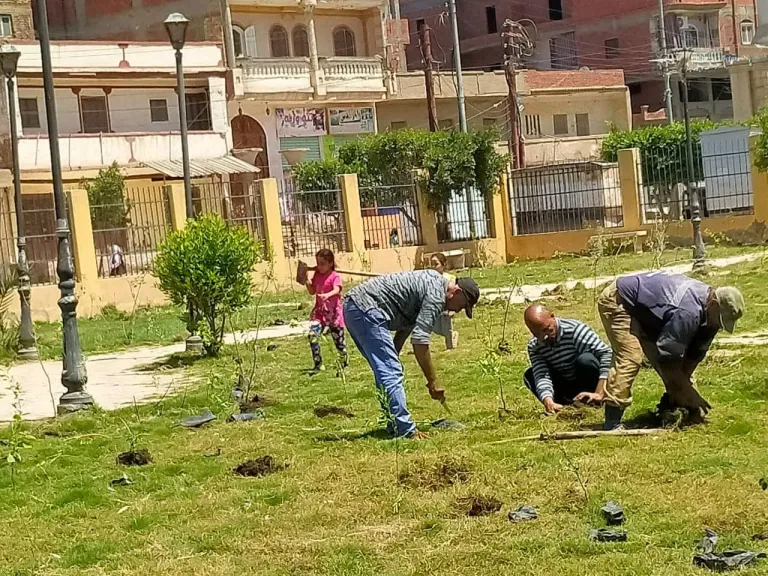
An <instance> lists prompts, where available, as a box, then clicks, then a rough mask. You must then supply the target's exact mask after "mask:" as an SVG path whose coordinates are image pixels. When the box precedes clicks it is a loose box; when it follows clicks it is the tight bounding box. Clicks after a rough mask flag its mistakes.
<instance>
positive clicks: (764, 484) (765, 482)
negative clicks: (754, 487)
mask: <svg viewBox="0 0 768 576" xmlns="http://www.w3.org/2000/svg"><path fill="white" fill-rule="evenodd" d="M760 488H762V489H763V490H764V491H765V490H768V479H766V478H760Z"/></svg>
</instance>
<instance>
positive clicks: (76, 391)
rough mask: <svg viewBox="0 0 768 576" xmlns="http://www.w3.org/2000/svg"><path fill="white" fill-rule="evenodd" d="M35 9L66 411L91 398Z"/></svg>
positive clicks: (48, 74) (41, 21) (40, 10)
mask: <svg viewBox="0 0 768 576" xmlns="http://www.w3.org/2000/svg"><path fill="white" fill-rule="evenodd" d="M33 4H34V6H35V11H36V14H35V15H36V16H37V18H36V22H35V26H36V27H37V34H38V37H39V39H40V57H41V60H42V64H43V90H44V92H45V117H46V119H47V121H48V144H49V145H50V149H51V179H52V181H53V204H54V210H55V212H56V236H57V238H58V262H57V265H56V274H57V275H58V277H59V291H60V293H61V297H60V298H59V308H60V309H61V319H62V327H63V330H62V331H63V334H64V355H63V364H64V366H63V371H62V373H61V383H62V384H63V385H64V387H65V388H66V389H67V391H66V393H65V394H64V395H63V396H62V397H61V398H60V399H59V406H58V412H59V413H67V412H75V411H77V410H82V409H84V408H89V407H90V406H92V405H93V398H91V396H90V394H88V393H87V392H86V391H85V384H86V383H87V382H88V374H87V372H86V370H85V361H84V360H83V354H82V350H81V349H80V335H79V334H78V332H77V296H76V295H75V270H74V266H73V264H72V250H71V248H70V245H69V217H68V214H67V203H66V199H65V198H64V185H63V183H62V178H61V154H60V151H59V123H58V120H57V118H56V96H55V95H54V87H53V66H52V64H51V38H50V35H49V32H48V10H47V8H46V3H45V2H44V1H42V0H39V1H38V2H34V3H33Z"/></svg>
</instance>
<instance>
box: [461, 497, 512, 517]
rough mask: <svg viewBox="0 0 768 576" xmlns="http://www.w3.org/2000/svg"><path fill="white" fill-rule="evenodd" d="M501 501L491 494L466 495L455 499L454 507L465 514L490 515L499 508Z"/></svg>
mask: <svg viewBox="0 0 768 576" xmlns="http://www.w3.org/2000/svg"><path fill="white" fill-rule="evenodd" d="M501 506H502V502H501V501H500V500H498V499H496V498H494V497H493V496H466V497H464V498H459V499H458V500H456V509H457V510H458V511H459V512H461V513H462V514H465V515H466V516H472V517H474V516H490V515H491V514H495V513H496V512H498V511H499V510H501Z"/></svg>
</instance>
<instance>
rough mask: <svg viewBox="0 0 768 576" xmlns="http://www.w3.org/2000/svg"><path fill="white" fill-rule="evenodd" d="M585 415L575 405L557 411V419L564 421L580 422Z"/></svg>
mask: <svg viewBox="0 0 768 576" xmlns="http://www.w3.org/2000/svg"><path fill="white" fill-rule="evenodd" d="M586 417H587V415H586V413H585V412H584V410H583V409H581V408H576V407H568V408H565V409H563V410H560V412H558V413H557V419H558V420H564V421H566V422H581V421H582V420H584V419H585V418H586Z"/></svg>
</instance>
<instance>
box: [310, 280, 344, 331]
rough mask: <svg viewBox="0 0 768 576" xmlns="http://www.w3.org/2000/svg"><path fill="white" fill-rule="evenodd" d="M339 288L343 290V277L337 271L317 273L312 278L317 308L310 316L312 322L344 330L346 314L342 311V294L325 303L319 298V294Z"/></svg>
mask: <svg viewBox="0 0 768 576" xmlns="http://www.w3.org/2000/svg"><path fill="white" fill-rule="evenodd" d="M337 286H338V287H339V288H341V287H342V282H341V276H340V275H339V274H338V272H336V271H335V270H331V271H330V272H328V274H321V273H320V272H315V275H314V276H313V277H312V289H313V290H314V291H315V307H314V309H313V310H312V314H311V315H310V316H309V319H310V320H314V321H315V322H320V324H322V325H323V326H333V327H336V328H344V314H343V313H342V311H341V293H339V294H337V295H336V296H332V297H331V298H328V299H327V300H325V301H323V300H320V298H318V295H319V294H326V293H327V292H330V291H331V290H333V289H334V288H335V287H337Z"/></svg>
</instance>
